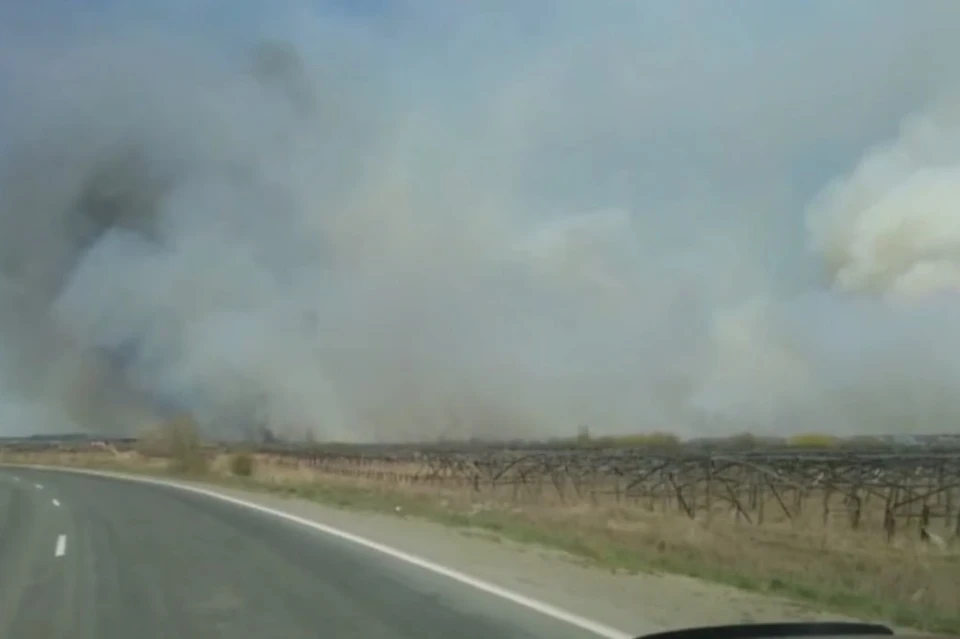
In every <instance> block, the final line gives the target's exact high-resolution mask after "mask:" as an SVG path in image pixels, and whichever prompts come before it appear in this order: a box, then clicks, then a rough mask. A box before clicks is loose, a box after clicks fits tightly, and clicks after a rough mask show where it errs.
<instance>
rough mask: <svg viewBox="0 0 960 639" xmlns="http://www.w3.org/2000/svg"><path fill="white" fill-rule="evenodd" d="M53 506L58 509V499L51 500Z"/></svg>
mask: <svg viewBox="0 0 960 639" xmlns="http://www.w3.org/2000/svg"><path fill="white" fill-rule="evenodd" d="M53 505H54V506H57V507H59V506H60V500H59V499H54V500H53Z"/></svg>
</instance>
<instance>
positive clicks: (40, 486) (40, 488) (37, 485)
mask: <svg viewBox="0 0 960 639" xmlns="http://www.w3.org/2000/svg"><path fill="white" fill-rule="evenodd" d="M34 486H36V487H37V490H43V484H34Z"/></svg>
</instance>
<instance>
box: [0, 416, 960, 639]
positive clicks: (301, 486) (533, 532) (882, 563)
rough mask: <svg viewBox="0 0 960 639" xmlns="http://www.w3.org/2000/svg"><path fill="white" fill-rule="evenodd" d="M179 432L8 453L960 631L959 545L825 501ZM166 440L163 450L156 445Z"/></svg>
mask: <svg viewBox="0 0 960 639" xmlns="http://www.w3.org/2000/svg"><path fill="white" fill-rule="evenodd" d="M172 438H173V439H174V440H176V441H178V442H180V443H179V444H177V446H172V447H170V446H168V447H166V448H164V446H162V445H161V446H156V445H155V446H153V447H152V448H151V449H150V450H147V449H141V452H137V453H129V454H125V455H123V454H118V453H114V452H111V451H103V452H98V453H75V454H68V453H31V454H23V453H21V454H17V455H16V456H15V457H11V456H10V455H9V454H7V455H6V456H2V455H0V461H7V462H17V463H36V464H60V465H69V466H81V467H109V468H115V469H123V470H129V471H134V472H166V473H169V472H181V473H183V472H185V473H188V474H191V475H194V476H197V475H202V476H203V478H205V479H208V480H217V481H232V482H238V481H239V482H243V484H244V485H245V486H248V487H251V488H257V489H264V490H270V491H274V492H284V493H290V494H297V495H299V496H302V497H306V498H312V499H317V500H320V501H324V502H327V503H332V504H336V505H340V506H349V507H357V508H365V509H372V510H389V511H395V510H396V509H397V508H398V507H399V508H400V509H401V512H403V513H404V514H409V515H413V516H422V517H427V518H430V519H432V520H435V521H440V522H443V523H447V524H453V525H463V526H472V527H478V528H484V529H488V530H493V531H496V532H498V534H500V535H503V536H504V537H509V538H512V539H515V540H519V541H527V542H536V543H542V544H548V545H551V546H554V547H558V548H561V549H564V550H567V551H569V552H571V553H574V554H576V555H579V556H581V557H584V558H587V559H589V560H591V561H594V562H596V563H598V564H600V565H603V566H605V567H608V568H611V569H621V570H629V571H646V570H664V571H669V572H679V573H684V574H689V575H692V576H697V577H703V578H707V579H711V580H715V581H720V582H723V583H727V584H732V585H735V586H739V587H743V588H747V589H751V590H760V591H767V592H772V593H776V594H779V595H785V596H788V597H792V598H795V599H799V600H803V601H806V602H809V603H811V604H813V605H816V606H818V607H820V608H823V609H829V610H834V611H836V612H842V613H846V614H852V615H855V616H861V617H864V618H871V619H879V620H883V621H888V622H891V623H895V624H898V625H902V626H910V627H915V628H921V629H926V630H932V631H947V632H958V631H960V612H958V610H957V609H958V606H957V602H958V601H960V552H957V551H956V550H955V549H952V548H947V547H938V546H935V545H930V544H922V543H920V542H919V541H918V540H916V539H914V538H907V537H905V536H901V537H899V538H898V540H897V543H895V544H889V543H887V542H886V541H885V540H884V539H883V537H882V536H880V535H877V534H874V533H869V532H857V531H853V530H851V529H850V528H849V526H848V525H842V524H841V523H838V522H835V521H827V522H826V523H824V521H823V518H822V516H821V514H820V513H810V515H809V516H806V517H802V518H797V519H794V520H790V521H787V520H781V521H777V520H775V519H772V518H771V519H770V520H769V521H766V522H765V524H764V525H763V526H754V525H750V524H746V523H743V522H740V521H737V520H736V519H735V518H734V517H731V516H729V515H728V514H721V513H717V514H716V516H712V517H709V518H702V519H698V520H691V519H689V518H688V517H686V516H684V515H682V514H681V513H679V512H677V511H675V510H669V509H668V510H658V509H657V508H655V507H654V508H653V509H652V510H651V509H650V507H649V505H648V504H627V505H624V504H611V503H597V502H596V500H593V499H585V500H582V501H576V500H573V501H571V499H570V498H569V497H567V498H566V499H564V500H563V501H562V502H561V500H560V499H559V498H558V497H557V496H556V494H553V495H552V496H551V494H550V493H540V494H536V495H530V494H528V495H524V494H518V493H517V492H516V491H515V489H512V488H510V487H504V488H501V489H487V490H484V491H481V492H478V491H476V490H475V487H474V486H472V485H457V484H453V485H450V484H443V485H439V486H437V485H428V484H424V483H421V482H416V481H413V480H412V479H410V478H409V475H408V474H407V472H406V471H408V470H409V469H405V468H401V467H399V466H398V465H390V464H381V465H380V466H378V465H376V464H373V465H370V466H367V467H366V468H365V470H364V474H363V476H356V475H349V474H347V473H344V472H338V471H336V470H331V469H329V468H328V469H326V470H318V469H314V468H311V467H309V466H307V465H305V464H300V465H292V466H291V465H289V464H284V465H280V464H278V463H276V462H275V461H274V460H272V459H270V458H269V457H262V456H250V458H249V459H248V460H244V461H238V457H237V456H227V455H217V456H215V457H213V458H210V459H204V461H203V462H202V463H197V462H196V452H197V451H196V450H193V452H191V451H190V450H187V449H189V446H186V445H183V441H186V440H189V437H184V436H183V434H182V433H180V434H179V435H175V436H173V437H172ZM178 438H179V439H178ZM160 439H163V438H162V437H161V438H160ZM178 446H179V447H178ZM158 450H162V451H165V452H163V453H162V454H160V455H159V456H158V454H157V451H158ZM178 456H179V457H181V459H178ZM189 460H193V461H189ZM248 462H249V463H248ZM238 471H239V472H238ZM247 473H249V475H247Z"/></svg>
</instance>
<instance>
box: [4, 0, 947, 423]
mask: <svg viewBox="0 0 960 639" xmlns="http://www.w3.org/2000/svg"><path fill="white" fill-rule="evenodd" d="M958 27H960V4H958V3H956V2H954V1H952V0H913V1H911V2H904V1H897V0H869V1H868V0H846V1H845V2H842V3H841V2H828V1H826V0H811V1H805V2H800V1H787V0H729V1H727V2H715V1H712V0H671V1H669V2H666V1H663V2H654V1H627V0H594V1H592V2H585V1H583V0H554V1H552V2H548V1H547V0H529V1H522V0H513V1H509V2H508V1H506V0H488V1H484V2H472V3H452V2H449V1H445V2H441V1H440V0H366V1H356V2H347V1H346V0H342V1H337V2H333V1H330V2H316V1H314V2H306V1H304V2H296V3H295V2H282V1H279V0H275V1H273V2H266V1H263V2H254V1H252V0H235V1H232V2H218V1H214V0H197V1H192V2H187V1H186V0H175V1H167V2H159V1H157V0H147V1H142V2H137V3H121V2H114V1H106V0H98V1H97V2H67V1H66V0H35V1H33V2H26V1H24V0H16V1H11V2H6V3H3V5H2V6H0V167H2V170H3V171H4V172H3V173H0V235H2V236H3V237H4V238H6V239H0V257H2V258H3V260H4V261H5V262H7V263H9V264H13V265H15V266H13V267H10V268H8V273H7V275H5V276H4V280H3V286H2V287H0V295H4V294H6V295H11V296H14V297H11V300H12V299H18V300H21V302H18V303H13V302H9V303H8V307H9V308H11V309H17V310H10V311H7V313H6V316H8V317H6V319H3V320H2V321H0V382H2V381H4V380H6V384H7V386H9V387H10V389H11V390H10V397H9V401H7V402H6V405H7V406H11V407H14V406H15V407H16V411H14V413H11V414H13V415H15V416H13V417H10V418H9V419H7V420H6V422H7V423H17V424H21V425H17V426H16V428H20V429H23V428H27V429H31V428H37V429H40V430H43V429H48V430H49V429H60V428H63V427H64V425H65V424H73V423H76V424H79V427H82V428H94V427H99V426H93V425H91V424H92V423H94V422H97V423H99V422H101V421H103V422H110V423H111V424H113V425H112V426H111V428H114V429H120V430H127V429H129V428H133V426H132V425H131V424H132V422H133V421H136V420H135V419H134V418H133V417H131V416H130V415H129V414H128V413H127V412H123V411H119V409H118V410H114V408H111V407H112V406H114V405H115V404H116V403H117V402H118V401H119V400H116V399H110V398H114V397H115V396H123V397H125V398H127V399H125V400H124V402H126V404H129V403H131V402H132V403H134V404H136V403H138V402H140V401H146V403H147V404H150V403H151V402H150V401H147V400H143V399H142V398H143V397H144V396H146V397H150V398H154V400H156V402H159V403H161V404H172V405H175V406H177V407H181V408H183V409H184V410H189V411H190V412H193V413H195V414H196V415H197V416H198V419H200V420H201V421H203V422H204V423H205V424H208V425H209V428H211V429H212V430H211V432H213V431H214V430H216V432H227V431H231V429H233V430H236V429H239V428H240V427H239V426H236V428H234V426H231V424H235V423H238V422H240V421H243V419H244V417H243V416H244V415H247V416H249V415H253V414H255V415H256V419H263V420H266V421H267V422H269V423H270V424H271V425H272V426H273V427H274V428H276V429H279V430H284V429H286V430H287V431H289V432H291V433H292V432H300V431H302V430H312V431H313V432H314V433H315V434H317V435H319V436H321V437H331V438H339V439H379V440H383V439H395V438H401V439H404V438H406V439H410V438H422V437H427V438H429V437H434V436H439V435H444V436H497V437H500V436H513V435H517V436H527V435H529V436H542V435H567V434H571V433H573V432H575V431H576V429H577V427H578V426H580V425H584V424H587V425H590V427H591V428H592V429H593V430H595V431H597V432H606V433H617V432H634V431H637V430H651V429H666V430H675V431H677V432H680V433H681V434H685V435H692V434H714V433H716V432H721V431H722V432H728V431H731V430H732V431H739V430H747V429H753V430H768V431H773V432H787V431H796V430H810V429H811V424H815V425H817V426H818V427H819V426H820V425H822V424H830V425H831V426H830V428H831V429H833V430H839V431H845V432H853V433H863V432H874V431H877V430H883V431H890V430H897V429H905V430H908V431H912V430H916V429H920V430H924V429H931V428H932V429H934V430H948V431H955V430H956V429H957V428H960V419H954V416H956V417H957V418H960V400H957V401H956V402H955V403H956V406H954V404H953V403H951V401H948V400H946V399H944V397H945V396H946V395H947V394H949V393H950V392H952V389H953V388H955V386H956V383H957V382H960V369H957V368H956V366H955V365H954V364H953V362H954V361H957V362H960V342H958V341H957V340H956V339H955V338H953V331H952V329H950V328H949V326H950V321H952V319H953V313H955V309H954V303H953V301H952V299H949V295H948V296H947V297H946V298H944V297H942V296H941V295H940V293H943V292H948V293H949V292H951V291H954V290H956V289H957V288H960V233H957V231H958V230H960V218H958V215H960V214H958V213H957V212H956V211H958V210H960V209H958V208H957V206H956V205H955V204H960V177H958V176H957V175H955V169H956V168H957V167H958V161H960V157H958V153H957V147H956V145H955V144H954V142H955V141H956V140H957V137H956V136H957V132H958V131H957V128H956V127H957V118H956V117H955V115H956V114H957V109H956V96H957V90H958V88H960V86H958V82H960V72H958V71H957V69H956V65H955V62H954V61H955V60H957V59H960V57H958V54H960V43H958V41H957V39H956V38H955V33H956V32H957V28H958ZM263 41H269V42H272V43H274V44H275V45H276V44H279V45H280V48H281V49H282V50H285V51H286V52H287V53H291V52H292V56H293V58H292V59H295V60H296V63H295V64H293V65H292V66H289V67H287V68H286V70H285V71H281V72H280V75H279V76H277V77H279V78H280V79H277V77H275V78H273V79H272V80H271V79H267V80H264V79H263V78H254V76H252V75H251V72H250V71H249V69H250V60H251V59H252V56H253V53H251V52H252V51H253V50H254V49H255V47H256V46H257V43H258V42H263ZM252 78H253V79H252ZM134 147H135V148H137V149H138V153H139V154H140V155H139V156H138V157H139V158H141V159H140V160H139V161H142V163H143V166H144V167H146V168H145V169H143V170H144V171H145V174H144V175H146V176H147V177H144V178H143V180H145V181H146V182H147V183H152V182H151V180H160V182H163V180H164V179H166V180H168V181H169V184H166V186H163V187H160V186H157V187H156V188H157V189H159V191H157V192H154V191H150V190H149V189H148V191H149V192H146V191H145V192H144V193H146V194H145V195H143V199H137V198H134V199H133V200H129V201H127V204H125V205H124V206H126V207H127V208H128V209H130V215H133V216H140V217H141V218H142V219H146V220H148V226H150V227H151V228H152V229H153V230H152V235H151V236H150V238H147V239H148V240H150V241H147V240H144V238H143V237H141V236H140V235H136V234H133V233H131V232H129V231H128V230H127V231H125V230H123V229H121V228H120V227H119V226H117V225H113V226H111V225H110V224H108V225H107V226H108V229H107V230H108V232H106V233H103V234H102V235H99V236H96V237H94V238H93V239H92V240H90V239H89V238H88V237H87V236H84V235H83V233H81V232H80V231H78V230H77V228H79V227H78V226H77V225H78V224H79V225H80V226H83V225H84V224H86V223H87V222H86V221H83V222H77V220H79V219H83V220H86V218H84V215H88V213H84V212H83V210H81V209H83V202H86V200H84V199H83V198H82V197H81V196H82V194H83V193H84V192H85V191H84V189H85V188H86V187H85V186H84V185H87V184H88V183H89V182H90V180H93V177H92V176H95V175H99V173H97V171H100V170H101V168H100V167H102V166H104V163H105V162H106V163H107V164H109V158H110V157H112V155H111V154H114V153H120V151H117V149H126V148H134ZM120 162H121V163H120V165H122V164H123V161H120ZM114 163H116V160H114ZM120 165H118V166H120ZM110 166H113V165H110ZM116 170H119V169H116ZM108 173H109V171H108ZM234 174H236V175H244V176H246V177H245V178H242V179H240V178H236V177H229V176H231V175H234ZM158 175H159V176H161V177H157V176H158ZM164 176H165V177H164ZM107 179H108V180H113V182H114V183H115V184H117V185H119V186H117V188H118V189H119V190H120V191H123V192H126V191H124V189H126V190H127V191H130V192H134V191H137V189H139V188H140V186H142V183H141V182H138V181H137V180H136V179H134V178H131V177H129V176H126V174H110V175H109V177H108V178H107ZM238 180H239V181H238ZM158 184H159V183H158ZM137 192H139V191H137ZM134 209H136V210H134ZM141 209H142V210H141ZM84 228H86V227H84ZM101 230H102V229H101ZM81 236H83V237H81ZM151 238H152V239H151ZM157 238H160V239H159V240H158V239H157ZM158 247H161V248H158ZM224 264H232V265H233V266H232V267H231V268H226V267H224V266H223V265H224ZM186 274H189V275H186ZM16 295H19V296H22V297H16ZM907 298H909V300H913V301H911V302H910V303H907V302H905V301H904V300H905V299H907ZM23 299H26V300H29V303H26V302H22V300H23ZM916 299H922V300H923V303H916V301H915V300H916ZM24 309H28V310H24ZM308 311H309V312H308ZM305 312H307V313H308V315H310V314H311V313H312V315H310V316H311V317H314V318H315V321H314V322H313V324H312V325H311V326H314V328H313V329H311V330H312V331H313V332H310V331H306V332H304V331H303V330H301V328H296V329H294V328H291V326H294V325H297V324H296V322H295V321H294V319H293V318H294V317H295V316H298V314H302V313H305ZM297 326H299V325H297ZM298 331H299V332H298ZM954 350H956V351H957V352H956V353H954ZM4 352H6V355H4V354H3V353H4ZM92 353H93V354H96V353H100V354H102V353H109V354H111V355H110V358H112V359H111V361H114V360H116V361H122V362H123V365H122V366H120V368H119V369H118V368H117V367H116V365H105V366H106V370H107V372H103V373H102V375H101V374H100V373H98V375H97V376H93V375H91V374H89V373H88V371H89V367H90V366H94V367H96V366H104V365H102V364H96V365H94V364H91V363H90V360H91V357H93V358H94V359H96V357H94V355H91V354H92ZM110 358H108V359H110ZM18 366H27V367H28V369H29V370H30V371H32V372H31V379H32V380H36V383H32V382H31V383H24V382H22V380H20V381H16V380H18V378H20V377H23V375H22V374H18V372H17V371H18V370H20V369H18V368H17V367H18ZM97 370H100V369H99V368H98V369H97ZM101 377H102V379H101ZM91 378H95V379H97V380H101V381H96V382H89V381H88V382H85V383H88V384H92V385H93V387H94V388H95V389H97V392H99V393H100V395H96V397H98V398H99V399H97V400H95V401H92V400H84V399H82V398H83V397H86V393H88V391H86V390H83V391H81V390H78V388H80V386H78V384H79V382H78V381H77V380H78V379H82V380H89V379H91ZM15 382H16V383H15ZM84 388H86V387H84ZM891 389H896V392H894V391H893V390H891ZM134 390H135V392H134ZM131 393H132V395H131ZM78 397H79V398H81V399H77V398H78ZM130 397H139V398H141V399H137V400H134V399H130ZM158 398H162V401H161V400H159V399H158ZM251 398H253V399H251ZM853 398H856V399H855V400H854V399H853ZM78 402H79V404H82V405H83V406H82V407H81V408H78V407H77V406H78ZM156 402H154V403H156ZM121 403H123V402H121ZM90 404H95V405H96V406H97V408H96V409H95V410H94V409H91V408H90V406H89V405H90ZM10 410H13V408H11V409H10ZM144 410H146V412H147V413H148V414H149V413H150V410H148V409H144ZM138 414H139V413H138ZM31 415H33V417H31ZM153 417H154V416H153V415H152V414H149V415H148V416H147V417H144V419H147V418H153ZM137 419H140V418H139V417H138V418H137ZM0 421H3V420H0ZM954 423H956V424H958V425H956V426H955V425H954ZM42 424H48V425H47V426H44V425H42ZM76 424H74V425H76ZM11 428H13V426H11ZM2 429H3V426H0V431H2ZM218 429H219V430H218Z"/></svg>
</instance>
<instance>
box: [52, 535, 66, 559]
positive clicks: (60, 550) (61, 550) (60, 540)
mask: <svg viewBox="0 0 960 639" xmlns="http://www.w3.org/2000/svg"><path fill="white" fill-rule="evenodd" d="M65 554H67V536H66V535H58V536H57V547H56V548H55V549H54V550H53V555H54V556H55V557H63V556H64V555H65Z"/></svg>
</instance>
